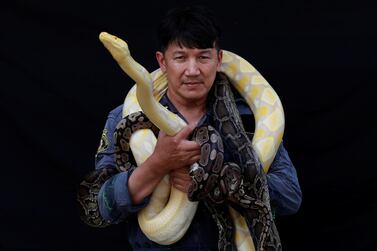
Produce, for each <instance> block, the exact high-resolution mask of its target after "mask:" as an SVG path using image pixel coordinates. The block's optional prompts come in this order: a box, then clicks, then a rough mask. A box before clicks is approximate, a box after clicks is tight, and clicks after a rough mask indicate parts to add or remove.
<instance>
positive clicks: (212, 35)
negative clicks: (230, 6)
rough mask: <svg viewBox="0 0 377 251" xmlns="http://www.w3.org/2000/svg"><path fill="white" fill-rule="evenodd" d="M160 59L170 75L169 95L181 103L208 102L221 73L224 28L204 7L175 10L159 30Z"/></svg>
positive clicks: (157, 56)
mask: <svg viewBox="0 0 377 251" xmlns="http://www.w3.org/2000/svg"><path fill="white" fill-rule="evenodd" d="M158 31H159V35H158V36H159V51H157V52H156V58H157V61H158V63H159V65H160V68H161V70H162V71H163V72H166V73H167V79H168V87H169V88H168V96H169V98H171V99H173V100H172V101H173V103H174V101H178V102H186V103H187V102H193V103H197V102H201V103H202V102H204V101H205V100H206V98H207V94H208V92H209V90H210V89H211V87H212V84H213V82H214V80H215V77H216V72H217V71H218V70H220V66H221V60H222V51H221V50H220V45H219V37H220V29H219V28H218V26H217V24H216V23H215V21H214V18H213V16H212V14H211V12H210V11H209V10H207V9H205V8H202V7H183V8H182V7H181V8H176V9H173V10H171V11H170V12H168V13H167V15H166V16H165V18H164V19H163V20H162V22H161V25H160V28H159V30H158Z"/></svg>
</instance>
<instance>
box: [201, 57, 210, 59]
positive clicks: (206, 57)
mask: <svg viewBox="0 0 377 251" xmlns="http://www.w3.org/2000/svg"><path fill="white" fill-rule="evenodd" d="M199 59H209V56H200V57H199Z"/></svg>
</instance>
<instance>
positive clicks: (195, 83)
mask: <svg viewBox="0 0 377 251" xmlns="http://www.w3.org/2000/svg"><path fill="white" fill-rule="evenodd" d="M201 83H202V82H200V81H190V82H184V83H183V84H184V85H187V86H196V85H200V84H201Z"/></svg>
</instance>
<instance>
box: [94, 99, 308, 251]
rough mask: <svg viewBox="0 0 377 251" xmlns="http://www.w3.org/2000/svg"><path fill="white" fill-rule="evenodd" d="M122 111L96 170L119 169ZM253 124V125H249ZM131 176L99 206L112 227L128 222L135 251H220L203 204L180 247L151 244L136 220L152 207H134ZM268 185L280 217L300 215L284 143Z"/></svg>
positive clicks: (109, 189)
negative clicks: (116, 145)
mask: <svg viewBox="0 0 377 251" xmlns="http://www.w3.org/2000/svg"><path fill="white" fill-rule="evenodd" d="M235 100H236V104H237V107H238V110H239V112H240V115H241V118H242V119H243V121H244V120H247V122H246V123H245V121H244V125H245V130H246V131H249V132H253V131H254V128H252V127H253V126H254V124H253V121H254V118H253V115H252V112H251V110H250V108H249V107H248V105H247V103H246V102H245V101H244V99H243V98H242V97H241V96H239V94H237V93H236V92H235ZM160 103H161V104H162V105H163V106H166V107H167V108H168V109H169V110H170V111H172V112H174V113H176V114H178V115H179V116H180V117H182V115H181V114H180V113H179V112H178V111H177V109H176V108H175V107H174V105H173V104H172V103H171V102H170V100H169V99H168V97H167V95H166V94H165V95H164V96H163V98H162V99H161V100H160ZM122 108H123V105H120V106H118V107H117V108H115V109H114V110H112V111H111V112H110V114H109V116H108V119H107V121H106V124H105V128H104V131H103V135H102V139H101V140H102V142H101V146H102V149H99V152H98V153H97V154H96V158H95V166H96V169H100V168H104V167H114V168H115V159H114V141H113V134H114V130H115V128H116V125H117V124H118V122H119V121H120V120H121V118H122ZM208 116H209V115H208V114H206V115H204V116H203V118H202V119H201V120H200V122H199V124H198V125H200V124H203V123H206V122H207V121H208ZM182 118H183V117H182ZM183 119H184V118H183ZM250 121H251V122H252V123H251V124H249V122H250ZM229 156H230V155H229V154H225V158H224V159H225V160H224V161H228V160H229V158H230V157H229ZM130 175H131V173H130V172H121V173H118V174H116V175H115V176H113V177H111V178H110V179H109V180H107V181H106V182H105V183H104V184H103V186H102V188H101V190H100V192H99V194H98V204H99V209H100V213H101V216H102V217H103V218H104V219H105V220H106V221H108V222H109V223H113V224H117V223H120V222H126V224H127V231H128V232H127V236H128V240H129V242H130V244H131V246H132V247H133V249H134V250H138V251H141V250H187V251H188V250H217V242H218V236H217V233H218V229H217V226H216V223H215V221H214V220H213V219H212V217H211V215H210V213H209V211H208V210H207V208H206V207H205V206H204V205H203V204H202V203H199V206H198V210H197V212H196V214H195V217H194V218H193V221H192V223H191V225H190V227H189V229H188V231H187V233H186V234H185V235H184V237H183V238H182V239H181V240H179V241H178V242H177V243H175V244H172V245H170V246H162V245H159V244H157V243H155V242H152V241H150V240H149V239H148V238H147V237H146V236H145V235H144V234H143V232H142V231H141V229H140V227H139V225H138V222H137V217H136V213H137V212H138V211H139V210H140V209H142V208H143V207H145V206H146V205H147V204H148V201H149V197H147V198H145V199H144V201H143V202H142V203H140V204H138V205H134V204H133V203H132V200H131V197H130V194H129V192H128V178H129V176H130ZM267 182H268V187H269V193H270V201H271V207H272V209H273V211H274V212H275V213H276V215H289V214H294V213H296V212H297V210H298V209H299V207H300V204H301V189H300V186H299V183H298V179H297V174H296V170H295V168H294V166H293V164H292V162H291V160H290V158H289V156H288V152H287V151H286V149H285V148H284V146H283V143H281V145H280V147H279V149H278V152H277V154H276V156H275V159H274V161H273V162H272V164H271V167H270V169H269V172H268V173H267Z"/></svg>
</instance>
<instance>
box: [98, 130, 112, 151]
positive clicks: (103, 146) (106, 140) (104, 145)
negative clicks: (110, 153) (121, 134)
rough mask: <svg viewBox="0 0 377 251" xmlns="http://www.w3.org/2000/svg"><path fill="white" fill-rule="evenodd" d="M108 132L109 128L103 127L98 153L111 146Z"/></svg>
mask: <svg viewBox="0 0 377 251" xmlns="http://www.w3.org/2000/svg"><path fill="white" fill-rule="evenodd" d="M107 133H108V130H107V129H103V131H102V135H101V141H100V143H99V146H98V149H97V154H99V153H102V152H104V151H106V149H107V148H108V147H109V138H108V137H107Z"/></svg>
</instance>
